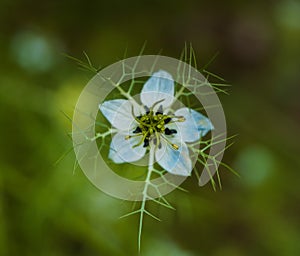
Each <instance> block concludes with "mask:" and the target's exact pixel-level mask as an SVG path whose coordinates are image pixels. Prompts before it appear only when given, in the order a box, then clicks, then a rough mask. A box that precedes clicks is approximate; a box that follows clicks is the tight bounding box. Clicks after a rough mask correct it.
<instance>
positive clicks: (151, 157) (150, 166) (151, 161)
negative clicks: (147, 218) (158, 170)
mask: <svg viewBox="0 0 300 256" xmlns="http://www.w3.org/2000/svg"><path fill="white" fill-rule="evenodd" d="M154 150H155V147H154V145H152V146H150V152H149V164H148V173H147V177H146V180H145V187H144V190H143V199H142V203H141V212H140V222H139V234H138V249H139V252H140V250H141V238H142V228H143V219H144V213H145V212H146V201H147V199H148V195H147V191H148V186H149V185H150V181H151V174H152V171H153V164H154Z"/></svg>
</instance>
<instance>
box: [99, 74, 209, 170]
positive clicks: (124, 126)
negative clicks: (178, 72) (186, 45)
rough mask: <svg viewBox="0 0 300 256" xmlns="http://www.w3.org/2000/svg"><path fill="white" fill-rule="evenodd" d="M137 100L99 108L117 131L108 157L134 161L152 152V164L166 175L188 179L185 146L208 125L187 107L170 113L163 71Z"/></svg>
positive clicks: (169, 87) (170, 92)
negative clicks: (156, 164)
mask: <svg viewBox="0 0 300 256" xmlns="http://www.w3.org/2000/svg"><path fill="white" fill-rule="evenodd" d="M140 101H141V103H142V105H141V106H140V105H138V104H134V103H133V102H132V99H129V100H125V99H116V100H109V101H105V102H104V103H103V104H100V105H99V108H100V111H101V112H102V114H103V115H104V116H105V117H106V119H107V120H108V121H109V122H110V123H111V125H112V126H113V127H115V128H116V129H117V133H116V134H115V135H114V136H113V138H112V141H111V144H110V150H109V158H110V159H112V160H113V161H114V162H115V163H125V162H135V161H138V160H140V159H141V158H143V157H144V156H145V154H146V151H147V150H148V149H149V150H151V149H152V150H154V155H155V159H156V161H157V162H158V164H159V165H160V166H161V167H162V168H164V169H165V170H166V171H167V172H170V173H172V174H175V175H181V176H189V175H190V174H191V172H192V168H193V167H192V161H191V158H190V155H189V149H188V146H187V143H191V142H195V141H199V139H200V138H201V137H202V136H205V135H206V134H207V133H208V132H209V131H210V130H212V129H213V125H212V123H211V122H210V120H209V119H208V118H207V117H205V116H203V115H202V114H200V113H199V112H197V111H195V110H193V109H190V108H187V107H183V108H179V109H177V110H176V111H175V112H173V113H172V112H171V108H170V107H171V106H172V104H173V103H174V101H175V97H174V80H173V78H172V76H171V75H170V74H169V73H168V72H166V71H163V70H160V71H158V72H156V73H154V74H153V75H152V76H151V77H150V78H149V79H148V80H147V81H146V83H145V84H144V86H143V89H142V91H141V94H140Z"/></svg>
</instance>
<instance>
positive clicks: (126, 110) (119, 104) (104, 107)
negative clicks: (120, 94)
mask: <svg viewBox="0 0 300 256" xmlns="http://www.w3.org/2000/svg"><path fill="white" fill-rule="evenodd" d="M99 109H100V111H101V112H102V114H103V115H104V116H105V117H106V119H107V120H108V121H109V122H110V123H111V125H112V126H114V127H115V128H117V129H119V130H123V131H128V130H129V129H130V128H132V127H133V126H134V124H135V120H134V118H133V116H132V105H131V103H130V102H129V101H128V100H122V99H119V100H109V101H105V102H103V103H102V104H100V105H99ZM137 111H138V110H136V109H135V111H134V112H135V115H139V114H140V113H137Z"/></svg>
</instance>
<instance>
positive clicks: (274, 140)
mask: <svg viewBox="0 0 300 256" xmlns="http://www.w3.org/2000/svg"><path fill="white" fill-rule="evenodd" d="M299 12H300V2H299V1H296V0H295V1H292V0H286V1H283V0H282V1H280V0H278V1H275V0H268V1H258V0H254V1H233V0H232V1H223V2H222V1H196V0H195V1H192V0H186V1H169V0H166V1H156V0H153V1H137V0H134V1H116V0H112V1H79V0H74V1H36V0H24V1H20V0H12V1H8V0H1V2H0V60H1V61H0V120H1V126H0V134H1V135H0V136H1V149H0V255H4V256H6V255H24V256H25V255H26V256H27V255H47V256H48V255H58V256H59V255H89V256H91V255H136V254H137V243H136V240H137V224H138V219H137V218H135V217H130V218H127V219H126V218H125V219H121V220H119V219H118V217H119V216H121V215H122V214H124V213H126V212H127V211H128V209H130V206H131V205H130V204H129V203H127V202H122V201H119V200H117V199H113V198H110V197H109V196H107V195H105V194H104V193H102V192H100V191H98V190H97V189H96V188H94V187H93V186H92V184H91V183H89V181H88V180H87V179H86V177H85V176H84V175H83V174H82V172H81V170H80V169H76V170H75V172H73V163H74V155H73V153H70V154H68V155H67V156H66V157H65V158H64V159H63V161H61V162H60V163H59V164H58V165H54V163H55V162H56V160H57V159H58V158H59V157H61V156H62V155H63V154H64V152H66V151H67V150H68V149H69V148H70V147H71V141H70V139H69V138H68V132H70V129H71V124H70V122H69V121H68V120H67V119H66V118H65V116H64V115H62V114H61V112H60V111H61V110H63V111H64V112H66V113H67V114H68V115H70V116H71V115H72V111H73V108H74V105H75V103H76V100H77V97H78V96H79V94H80V91H81V90H82V89H83V87H84V85H85V84H86V83H87V81H88V80H89V78H90V77H91V74H89V73H87V72H82V71H81V70H78V69H77V67H76V65H74V63H72V62H71V61H69V60H68V59H66V58H65V57H64V56H63V55H62V53H67V54H70V55H72V56H75V57H78V58H81V57H82V58H83V55H82V51H83V50H84V51H86V52H87V53H88V55H89V56H91V59H92V60H93V62H94V63H95V64H96V65H97V64H99V65H100V66H102V67H103V66H106V65H109V64H111V63H113V62H115V61H116V60H119V59H122V58H123V56H124V52H125V49H127V56H135V55H137V54H138V53H139V50H140V49H141V47H142V45H143V43H144V42H145V41H147V46H146V50H145V54H157V53H159V51H160V50H161V49H162V54H163V55H168V56H171V57H179V55H180V52H181V51H182V49H183V47H184V43H185V42H191V43H192V45H193V48H194V49H195V51H196V53H197V57H198V65H199V66H200V67H201V66H203V65H205V64H206V63H207V62H208V61H209V60H210V59H211V57H212V56H213V55H214V54H215V53H216V52H217V51H218V52H219V53H220V54H219V55H218V57H217V59H216V60H215V62H214V63H213V64H211V65H210V71H212V72H214V73H217V74H219V75H221V76H222V77H224V78H226V80H227V81H228V83H230V84H232V85H233V86H232V87H231V88H230V96H226V95H220V98H221V101H222V102H223V107H224V110H225V113H226V117H227V122H228V131H229V134H231V135H232V134H238V137H237V138H236V139H235V141H236V143H235V144H234V146H233V147H231V148H230V149H229V150H228V151H227V152H226V154H225V162H227V163H229V164H230V165H231V166H233V167H234V168H235V169H236V170H237V171H238V172H239V173H240V174H241V178H238V177H236V176H234V175H233V174H231V173H229V172H228V171H224V170H223V171H222V170H221V178H222V182H223V190H222V191H217V192H214V191H213V189H212V187H211V186H210V185H207V186H205V187H203V188H199V187H198V186H197V182H196V180H195V179H188V180H187V181H186V182H185V184H184V188H186V189H188V190H189V191H190V192H189V193H184V192H181V191H176V192H174V193H172V194H171V195H169V196H168V199H169V200H170V201H171V202H172V203H173V205H174V206H175V207H176V209H177V210H176V211H175V212H174V211H171V210H168V209H163V208H159V207H156V208H155V206H153V210H154V211H155V212H156V214H157V215H158V216H159V217H160V218H161V219H162V220H163V222H161V223H158V222H156V221H155V220H153V219H151V218H146V221H145V225H144V234H143V241H142V251H141V254H142V255H184V256H186V255H213V256H226V255H228V256H236V255H288V256H289V255H298V254H299V253H300V243H299V237H300V221H299V215H300V207H299V205H300V193H299V179H300V172H299V166H300V158H299V153H300V151H299V139H298V136H299V129H300V119H299V111H300V104H299V102H300V101H299V93H300V87H299V85H300V73H299V67H300V61H299V59H300V47H299V45H300V16H299Z"/></svg>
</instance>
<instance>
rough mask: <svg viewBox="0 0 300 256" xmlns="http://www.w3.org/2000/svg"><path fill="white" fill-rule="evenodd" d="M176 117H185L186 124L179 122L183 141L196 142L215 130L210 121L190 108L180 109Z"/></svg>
mask: <svg viewBox="0 0 300 256" xmlns="http://www.w3.org/2000/svg"><path fill="white" fill-rule="evenodd" d="M175 115H176V116H184V118H185V121H184V122H177V123H176V124H177V125H178V128H179V129H180V132H181V136H182V140H183V141H186V142H194V141H197V140H199V139H200V137H202V136H205V135H206V134H207V133H208V132H209V131H210V130H212V129H214V127H213V125H212V123H211V122H210V120H209V119H208V118H207V117H205V116H204V115H202V114H200V113H199V112H197V111H195V110H193V109H190V108H180V109H178V110H177V111H176V112H175Z"/></svg>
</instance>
